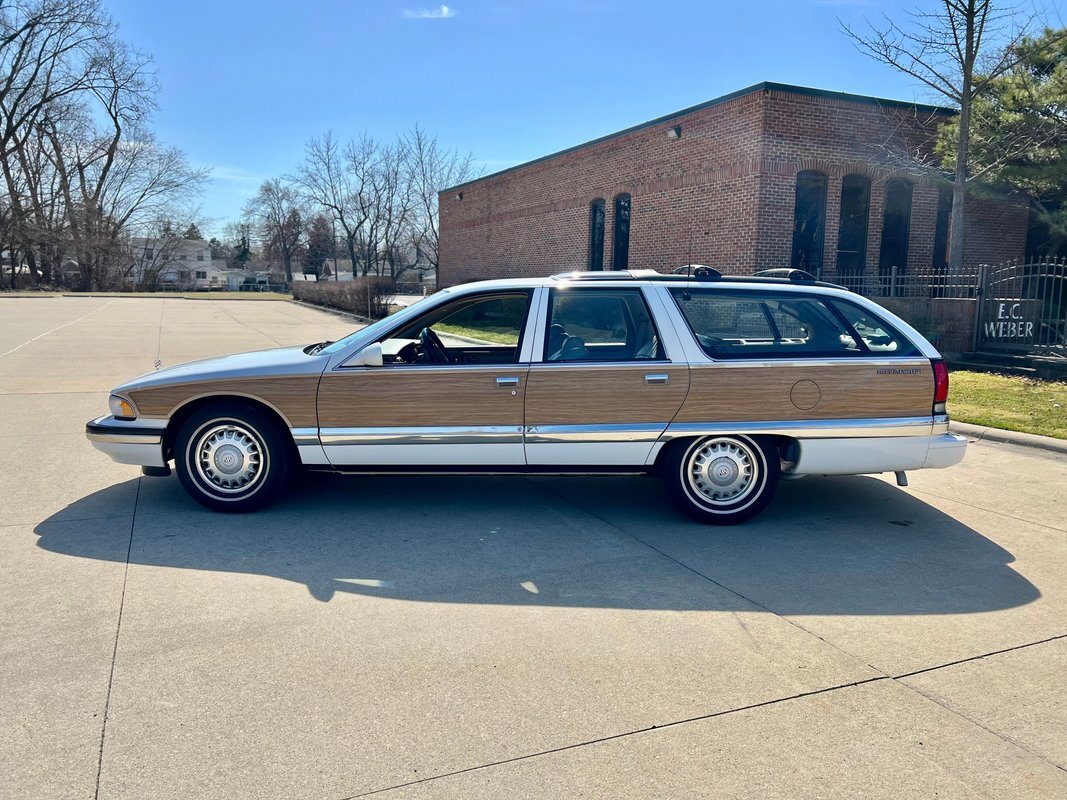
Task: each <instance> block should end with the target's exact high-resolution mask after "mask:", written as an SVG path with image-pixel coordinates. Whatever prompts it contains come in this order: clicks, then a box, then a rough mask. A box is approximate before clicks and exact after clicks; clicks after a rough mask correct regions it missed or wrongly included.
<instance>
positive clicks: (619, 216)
mask: <svg viewBox="0 0 1067 800" xmlns="http://www.w3.org/2000/svg"><path fill="white" fill-rule="evenodd" d="M629 265H630V195H628V194H618V195H615V238H614V239H613V243H612V248H611V268H612V269H627V268H628V267H629Z"/></svg>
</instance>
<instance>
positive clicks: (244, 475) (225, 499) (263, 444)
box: [174, 403, 292, 512]
mask: <svg viewBox="0 0 1067 800" xmlns="http://www.w3.org/2000/svg"><path fill="white" fill-rule="evenodd" d="M283 437H284V433H283V431H281V430H280V429H279V426H278V424H277V423H276V422H275V421H274V420H273V419H272V418H271V417H269V416H268V415H267V414H265V413H264V412H262V411H260V410H259V409H257V408H254V407H252V406H245V405H240V404H237V403H234V404H228V403H227V404H214V405H211V406H206V407H204V408H202V409H200V410H198V411H196V412H194V413H193V414H192V416H190V417H189V419H187V420H186V421H185V422H184V423H183V424H182V426H181V428H180V429H179V430H178V435H177V438H176V439H175V442H174V466H175V469H176V470H177V472H178V478H179V480H181V482H182V486H183V487H185V490H186V491H187V492H188V493H189V494H190V496H191V497H192V498H193V499H194V500H196V501H197V502H198V503H200V504H201V505H203V506H206V507H207V508H210V509H212V510H213V511H228V512H244V511H254V510H255V509H257V508H262V507H263V506H265V505H267V503H269V502H271V501H272V500H274V499H275V498H276V497H277V495H278V494H279V493H280V492H281V490H282V489H284V488H285V486H286V484H287V478H288V474H289V469H290V462H291V460H292V459H291V457H290V454H289V447H288V446H287V443H286V441H285V439H284V438H283Z"/></svg>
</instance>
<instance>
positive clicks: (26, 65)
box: [0, 0, 205, 288]
mask: <svg viewBox="0 0 1067 800" xmlns="http://www.w3.org/2000/svg"><path fill="white" fill-rule="evenodd" d="M157 89H158V87H157V85H156V80H155V75H154V73H153V71H152V69H151V64H150V59H149V58H148V57H147V56H146V55H144V54H143V53H141V52H139V51H138V50H136V49H135V48H133V47H131V46H130V45H129V44H127V43H126V42H124V41H122V40H121V39H119V38H118V35H117V28H116V26H115V24H114V23H113V22H112V20H111V19H110V17H108V16H107V14H105V13H104V12H103V10H102V8H101V4H100V2H99V0H0V171H2V177H3V183H2V185H0V192H2V193H3V197H2V202H3V206H4V209H5V216H6V220H5V221H6V222H7V223H8V224H7V225H5V234H6V236H7V238H8V239H9V241H10V242H11V245H12V248H13V249H14V250H17V251H18V252H19V253H20V258H25V260H26V263H27V264H28V265H29V268H30V273H31V275H32V276H33V277H34V279H44V280H51V279H52V278H53V277H54V274H55V272H56V271H57V269H58V267H60V266H61V265H62V263H63V262H64V261H65V260H66V259H67V258H69V257H70V256H71V255H73V256H74V258H75V259H76V260H77V263H78V266H79V269H80V270H81V286H82V288H92V287H94V286H99V285H102V284H104V283H107V284H108V285H109V286H110V285H114V284H115V283H116V282H118V283H121V282H122V275H123V273H124V271H126V270H127V268H128V264H129V256H128V253H127V252H126V251H127V248H126V247H125V245H124V241H125V238H126V237H127V236H128V233H127V232H124V228H126V227H130V228H135V227H136V226H137V225H138V224H140V223H142V222H143V221H144V220H147V219H149V218H151V217H152V216H153V215H156V214H158V213H159V210H160V209H161V208H163V207H169V206H171V205H173V204H174V203H175V202H176V201H181V200H184V199H186V198H187V197H188V196H189V195H191V194H195V193H196V192H198V191H199V190H200V189H201V187H202V184H203V180H204V178H205V173H204V172H203V171H200V170H195V169H192V168H190V167H189V165H188V163H187V161H186V159H185V156H184V155H183V154H182V153H181V152H180V151H178V150H176V149H174V148H166V147H162V146H160V145H158V144H157V143H156V142H155V140H154V139H153V137H152V135H151V132H150V131H149V130H148V127H147V122H148V117H149V115H150V112H151V111H152V109H153V108H154V104H155V95H156V92H157Z"/></svg>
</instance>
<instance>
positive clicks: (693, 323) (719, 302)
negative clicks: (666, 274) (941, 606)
mask: <svg viewBox="0 0 1067 800" xmlns="http://www.w3.org/2000/svg"><path fill="white" fill-rule="evenodd" d="M670 291H671V295H672V296H673V297H674V300H675V302H676V303H677V304H678V308H679V309H680V310H681V312H682V316H683V317H685V320H686V322H687V323H689V327H690V329H691V330H692V331H693V335H694V336H695V337H696V339H697V341H698V342H699V343H700V346H701V348H702V349H703V350H704V352H705V353H707V354H708V355H709V356H711V357H712V358H768V357H770V358H812V357H823V358H828V357H838V356H851V355H862V354H865V353H867V349H866V347H865V345H864V344H863V343H862V341H860V340H859V337H857V336H856V334H855V333H854V331H853V330H852V329H851V328H850V326H849V325H848V324H847V323H845V322H844V321H843V320H842V319H841V317H839V316H838V315H837V314H836V313H835V312H834V311H833V310H832V309H831V308H830V307H829V306H827V305H826V304H825V303H824V302H823V301H822V300H821V299H820V298H818V297H814V296H807V295H802V294H796V293H793V292H789V293H786V292H782V293H779V294H775V293H771V292H766V293H764V292H759V293H755V292H734V291H723V290H716V289H683V288H676V289H671V290H670Z"/></svg>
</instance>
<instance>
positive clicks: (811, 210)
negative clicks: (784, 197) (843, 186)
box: [789, 170, 826, 277]
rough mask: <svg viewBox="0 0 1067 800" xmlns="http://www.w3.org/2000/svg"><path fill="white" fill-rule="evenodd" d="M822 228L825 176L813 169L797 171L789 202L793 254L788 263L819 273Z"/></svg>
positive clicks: (824, 214)
mask: <svg viewBox="0 0 1067 800" xmlns="http://www.w3.org/2000/svg"><path fill="white" fill-rule="evenodd" d="M825 229H826V176H825V175H824V174H823V173H821V172H815V171H814V170H804V171H803V172H799V173H797V187H796V200H795V203H794V205H793V255H792V257H791V258H790V261H789V263H790V266H792V267H793V268H795V269H802V270H805V271H807V272H810V273H811V274H812V275H815V276H816V277H818V276H819V275H820V274H821V273H822V260H823V259H822V253H823V235H824V232H825Z"/></svg>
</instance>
